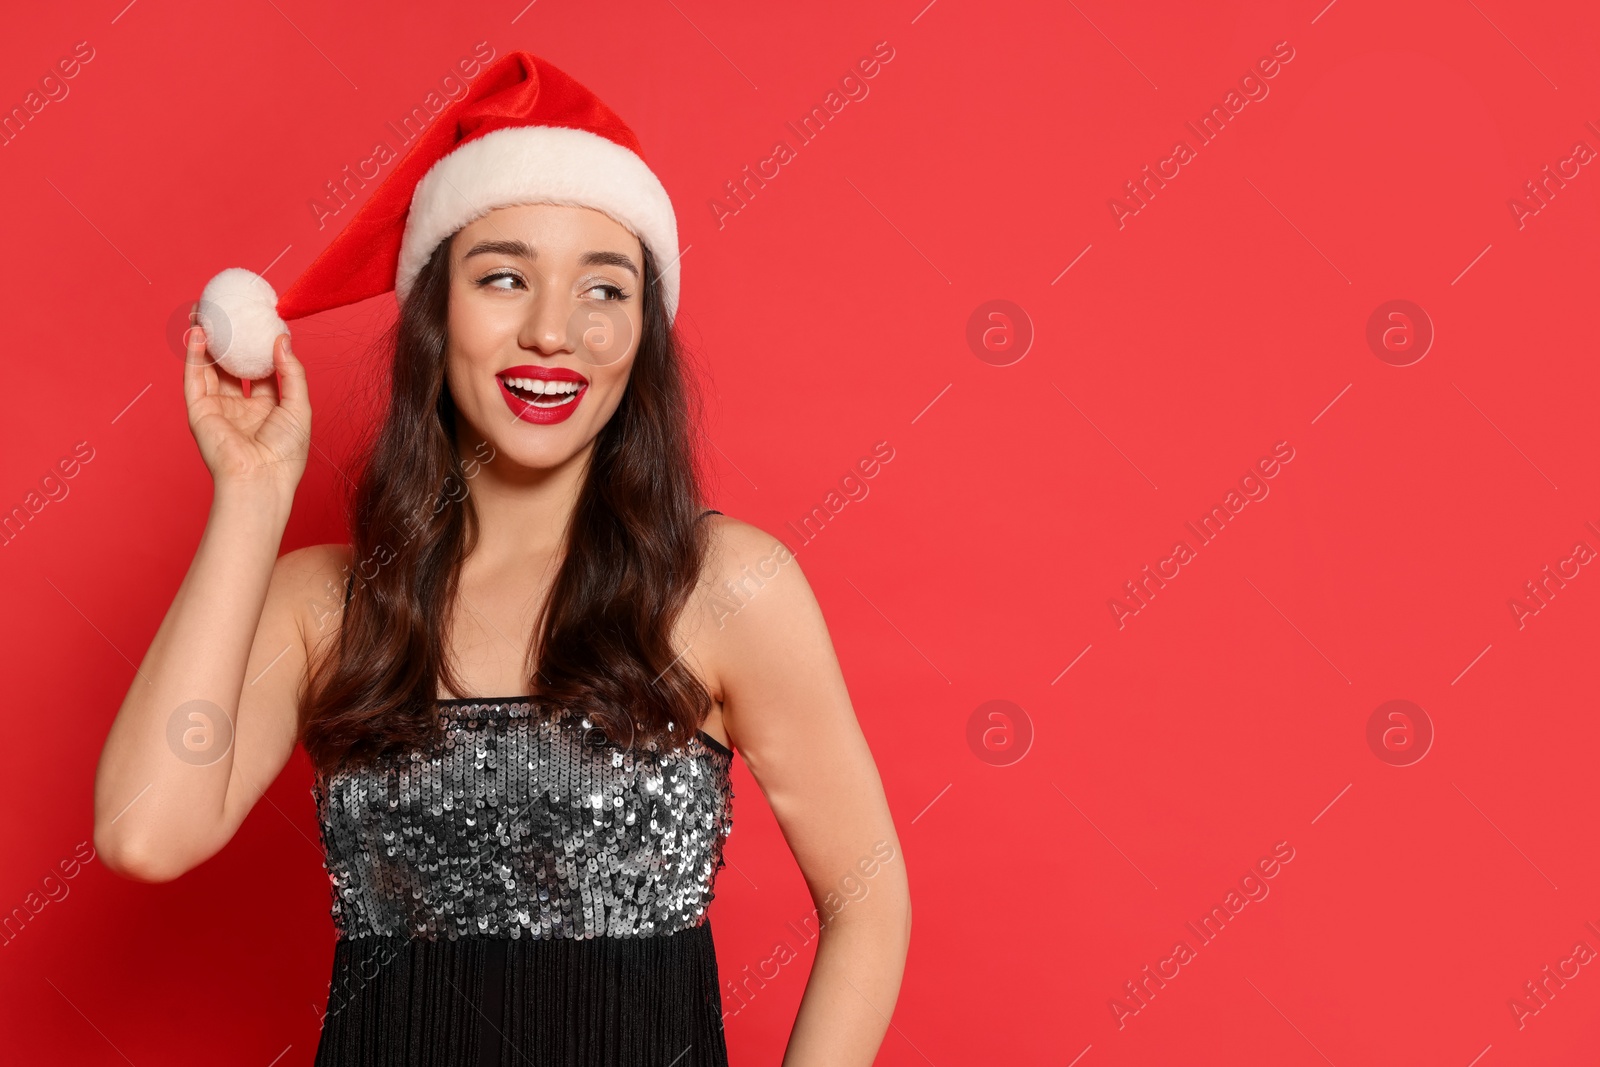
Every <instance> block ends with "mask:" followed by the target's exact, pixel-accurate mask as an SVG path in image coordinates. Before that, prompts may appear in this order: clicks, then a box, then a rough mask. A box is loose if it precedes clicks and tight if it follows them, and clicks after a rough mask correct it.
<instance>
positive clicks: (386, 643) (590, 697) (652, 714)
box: [300, 235, 711, 773]
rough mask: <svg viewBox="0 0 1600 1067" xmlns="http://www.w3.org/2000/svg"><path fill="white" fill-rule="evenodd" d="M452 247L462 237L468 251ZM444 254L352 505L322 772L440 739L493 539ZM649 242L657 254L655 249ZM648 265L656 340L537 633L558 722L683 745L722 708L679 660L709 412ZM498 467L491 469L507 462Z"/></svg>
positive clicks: (418, 295)
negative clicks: (483, 532) (487, 535)
mask: <svg viewBox="0 0 1600 1067" xmlns="http://www.w3.org/2000/svg"><path fill="white" fill-rule="evenodd" d="M452 236H453V235H452ZM451 240H452V238H449V237H447V238H445V239H444V240H443V241H441V242H440V243H439V245H438V247H436V248H435V249H434V251H433V254H432V256H431V257H430V258H429V260H428V263H427V265H426V267H424V269H423V270H422V273H421V274H420V275H419V276H418V278H417V281H416V284H415V287H414V289H413V290H412V292H411V294H410V296H409V297H408V299H407V300H406V301H405V302H404V304H403V305H402V307H401V311H400V315H399V317H398V319H397V320H396V321H395V323H394V325H393V326H392V327H391V328H390V330H389V331H388V332H387V333H386V334H385V335H384V337H383V338H382V340H381V341H380V342H379V345H380V352H381V351H385V350H392V356H393V358H392V362H391V369H390V380H389V382H388V383H387V384H388V394H389V395H388V410H387V413H386V414H385V416H384V418H383V420H382V422H381V423H380V424H379V425H378V426H377V428H376V431H375V432H373V433H371V434H370V436H369V437H368V439H367V441H366V442H365V443H364V444H363V445H362V446H361V447H360V449H359V457H358V465H359V469H360V474H359V476H358V477H357V479H356V480H355V483H354V488H353V489H352V491H351V494H350V497H349V500H348V501H347V506H348V520H349V525H350V531H351V535H350V539H351V544H352V548H353V549H354V553H353V564H354V567H353V573H351V574H350V575H349V577H348V579H347V589H348V601H347V603H346V606H345V609H344V612H343V618H342V619H341V620H340V625H339V627H338V629H337V631H336V635H335V637H334V639H333V642H332V644H331V646H330V647H329V648H328V650H327V655H326V656H324V657H323V658H322V659H321V660H320V661H318V662H316V663H315V664H314V666H313V668H312V670H311V673H310V675H309V676H308V679H307V683H306V687H305V691H304V694H303V696H302V699H301V706H300V722H301V741H302V743H303V745H304V746H305V749H306V753H307V754H308V755H309V756H310V758H311V761H312V765H313V766H314V767H315V768H316V769H317V770H318V771H319V773H320V772H327V771H331V770H333V769H335V768H337V767H342V766H350V765H354V764H360V763H363V762H368V761H370V760H372V759H375V758H377V757H378V756H380V755H383V754H386V753H390V752H393V751H395V750H401V749H408V748H414V747H419V746H427V745H429V744H431V743H433V742H434V741H436V740H437V739H438V738H439V736H440V728H441V724H440V721H439V717H438V715H437V711H436V708H435V701H436V699H437V694H438V687H439V682H440V681H441V680H443V681H444V683H445V685H446V688H447V690H448V691H449V692H452V693H456V694H459V695H461V696H463V697H467V696H504V695H511V694H488V693H484V694H469V693H462V687H461V686H460V684H459V679H458V677H457V675H456V673H455V670H454V668H453V665H452V664H451V663H450V661H449V655H448V652H447V635H446V633H445V626H446V623H447V621H448V620H449V619H451V618H452V616H453V608H454V605H455V599H456V593H457V583H458V580H459V576H460V571H461V565H462V562H463V561H464V560H465V559H466V557H467V555H468V554H469V553H470V552H471V551H472V550H473V547H474V546H475V544H476V543H477V538H478V530H479V527H478V517H477V513H476V511H475V509H474V506H473V501H472V494H471V492H470V491H469V489H470V484H469V478H470V476H471V474H472V473H475V471H476V464H477V460H476V459H475V458H473V457H467V458H466V459H465V460H464V459H463V457H462V456H460V455H459V454H458V451H457V447H456V435H455V428H456V408H455V403H454V401H453V400H452V398H451V396H450V390H449V386H448V384H447V383H446V381H445V361H446V341H447V323H448V317H447V316H448V311H449V296H450V243H451ZM641 244H642V242H641ZM657 269H658V268H657V264H656V261H655V259H654V257H653V256H652V255H651V252H650V250H649V249H648V248H645V249H644V276H643V281H642V285H641V292H642V293H643V297H644V306H643V327H642V331H641V335H640V339H639V347H638V350H637V352H636V354H635V357H634V365H633V369H632V371H631V373H630V376H629V380H628V384H627V387H626V389H625V391H624V393H623V397H622V400H621V402H620V403H619V405H618V407H617V409H616V411H615V412H613V414H612V416H611V418H610V420H609V421H608V422H607V423H606V425H605V426H604V427H603V428H602V429H601V431H600V433H599V435H598V436H597V438H596V440H595V442H594V448H593V452H592V455H591V458H590V463H589V468H588V471H587V472H586V474H585V477H584V481H583V485H582V488H581V490H580V492H579V496H578V500H577V504H576V507H575V509H574V511H573V514H572V517H571V520H570V522H569V525H568V527H567V531H566V537H565V540H564V548H563V555H562V557H561V561H560V569H559V571H558V572H557V575H556V578H555V581H554V584H553V586H552V588H551V591H550V594H549V597H548V599H547V600H546V602H545V604H544V607H543V609H542V610H541V612H540V615H539V618H538V619H537V620H536V622H535V625H534V636H533V640H532V644H531V647H530V650H529V654H528V659H527V663H526V667H527V678H528V691H529V693H531V694H532V699H534V700H535V701H537V702H539V703H540V704H541V706H542V709H545V710H547V711H548V712H549V713H551V714H552V715H553V717H556V718H565V717H567V716H573V715H581V716H583V717H585V718H587V719H588V720H589V722H590V724H591V725H590V727H589V729H590V730H591V731H593V730H599V731H601V733H602V734H603V737H598V736H594V735H592V734H591V739H592V740H593V741H595V742H603V741H605V740H610V741H614V742H617V743H619V744H627V745H633V744H639V745H642V746H645V747H650V746H656V747H667V748H674V747H678V746H681V745H682V744H683V743H684V742H685V741H686V740H687V739H688V738H689V737H690V736H692V735H693V734H694V733H695V731H696V730H697V729H698V727H699V725H700V723H701V722H703V721H704V718H705V715H706V714H707V713H708V712H709V711H710V707H711V697H710V694H709V693H707V692H706V690H705V687H704V686H703V685H702V684H701V683H700V682H699V681H698V679H697V678H696V677H695V676H694V674H693V673H692V672H691V671H690V670H689V668H688V667H687V666H686V665H685V664H684V663H683V662H682V661H681V653H680V651H679V650H677V649H675V648H673V646H672V638H671V633H672V627H673V623H674V621H675V620H676V618H677V617H678V615H679V613H680V612H681V611H682V609H683V607H684V605H685V604H686V603H687V601H688V597H689V594H690V593H691V592H692V590H693V588H694V585H695V583H696V582H697V580H698V578H699V574H700V565H701V561H702V560H703V558H704V555H705V552H706V547H707V537H708V534H707V527H706V524H704V523H701V522H699V521H698V519H699V518H700V516H701V511H702V505H701V501H702V486H703V485H704V482H705V473H704V470H703V468H702V466H701V462H702V457H703V455H704V453H703V450H701V449H700V448H698V447H697V446H698V443H699V442H698V441H697V440H696V439H695V437H694V435H696V434H698V433H699V428H700V421H699V419H698V417H697V416H698V413H699V411H698V409H699V405H700V400H701V398H700V396H699V394H698V392H697V391H696V390H695V389H693V388H691V382H690V380H689V378H688V377H687V375H686V374H685V368H684V359H683V352H682V349H681V346H680V343H679V341H678V339H677V336H676V334H675V333H674V331H673V329H672V327H671V326H670V324H669V323H668V321H667V318H666V311H665V308H664V306H663V304H662V300H661V294H660V290H659V287H658V285H657V279H658V277H659V275H658V274H657ZM491 458H492V457H491Z"/></svg>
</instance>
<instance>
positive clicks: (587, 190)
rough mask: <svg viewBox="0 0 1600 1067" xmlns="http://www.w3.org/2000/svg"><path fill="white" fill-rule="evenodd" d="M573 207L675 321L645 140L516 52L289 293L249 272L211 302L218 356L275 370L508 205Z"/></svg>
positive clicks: (205, 298) (416, 148)
mask: <svg viewBox="0 0 1600 1067" xmlns="http://www.w3.org/2000/svg"><path fill="white" fill-rule="evenodd" d="M518 204H572V205H577V206H581V207H589V208H594V209H596V210H598V211H602V212H604V213H605V214H607V215H609V216H611V218H613V219H615V220H616V221H617V222H619V223H620V224H622V225H623V226H625V227H627V229H628V230H629V231H630V232H632V233H633V234H634V236H636V237H638V238H639V241H640V242H641V243H642V244H644V245H645V246H647V247H648V248H649V249H650V252H651V254H652V255H653V256H654V257H655V259H656V262H657V264H658V265H659V266H658V269H659V271H660V275H661V277H660V285H661V296H662V299H663V301H664V303H665V307H666V313H667V320H668V321H669V322H670V321H672V319H673V317H674V315H675V314H676V312H677V307H678V224H677V220H676V217H675V216H674V214H673V210H672V201H671V200H670V199H669V198H668V197H667V191H666V189H665V188H663V187H662V184H661V182H660V180H659V179H657V177H656V176H655V173H654V172H653V171H651V169H650V167H649V166H648V165H646V163H645V161H644V155H643V153H642V152H641V151H640V149H639V141H638V138H637V137H635V136H634V133H633V131H632V130H630V129H629V128H628V127H627V125H626V124H625V123H624V122H623V121H622V119H621V118H619V117H618V116H617V114H616V112H614V111H612V110H611V109H610V108H609V107H607V106H606V105H605V104H604V103H602V102H601V100H600V98H599V97H597V96H595V95H594V94H593V93H592V92H590V91H589V90H588V89H586V88H584V87H583V86H582V85H580V84H579V83H578V82H577V81H575V80H574V79H573V78H572V77H571V76H570V75H568V74H566V73H565V72H563V71H561V70H558V69H557V68H555V67H553V66H551V65H550V64H549V63H547V62H545V61H544V60H542V59H540V58H538V57H537V56H533V55H530V54H528V53H527V52H509V53H507V54H506V55H504V56H502V57H500V59H498V60H496V61H495V62H494V63H493V65H491V66H490V67H488V68H487V69H485V70H484V71H483V73H482V74H480V75H479V77H478V78H477V80H475V81H474V82H473V83H472V85H471V86H470V87H469V88H468V90H467V92H466V93H465V94H464V95H463V96H462V97H461V98H460V99H459V100H456V101H454V102H452V103H451V104H450V105H449V106H448V107H446V108H445V109H444V110H443V111H441V112H440V113H439V115H438V117H437V118H435V120H434V121H433V123H432V124H431V125H430V126H429V127H428V128H427V129H426V130H424V131H423V133H422V134H421V135H420V136H419V138H418V139H417V141H416V143H414V144H413V145H412V146H411V148H410V149H409V150H408V151H407V152H406V154H405V155H404V156H403V157H401V159H400V160H399V161H398V162H397V163H396V164H395V167H394V170H392V171H390V173H389V176H388V177H387V178H385V179H384V181H383V183H382V184H381V185H379V186H378V188H377V189H376V190H374V191H373V194H372V196H371V197H370V198H369V199H368V200H367V202H366V203H364V204H362V205H361V208H360V209H359V210H358V211H356V213H355V214H354V215H353V216H352V217H351V218H350V221H349V223H348V224H347V225H346V226H345V227H344V229H343V230H341V231H340V232H339V233H338V234H337V235H335V237H334V238H333V241H332V242H331V243H330V244H329V245H328V246H327V247H326V248H324V249H323V250H322V253H321V255H319V256H317V258H316V259H315V260H314V261H313V262H312V264H311V266H309V267H307V268H306V270H305V272H304V273H303V274H301V275H300V277H299V278H297V279H295V281H294V282H293V283H292V284H291V285H290V286H289V288H288V290H287V291H286V292H285V293H284V294H283V296H281V297H280V296H278V295H277V294H276V293H275V292H273V289H272V286H271V285H270V284H268V283H267V280H266V279H265V278H262V277H261V276H260V275H258V274H254V273H252V272H250V271H248V270H245V269H243V268H241V267H231V268H229V269H227V270H224V271H222V272H221V273H220V274H218V275H217V276H216V277H214V278H212V279H211V281H210V282H209V283H207V285H206V287H205V290H204V292H203V293H201V296H200V309H199V319H200V324H201V325H202V326H203V327H204V328H205V331H206V347H207V348H208V349H209V351H210V352H211V355H212V358H214V359H215V360H216V361H217V363H218V364H219V365H220V366H221V367H222V368H223V369H224V370H226V371H228V372H229V373H231V374H233V375H235V376H237V377H239V378H265V377H267V376H268V375H270V374H271V373H272V346H273V342H274V340H275V339H276V338H277V336H278V335H279V334H280V333H287V332H288V327H287V326H286V325H285V324H284V320H286V319H297V318H300V317H301V316H304V315H312V314H315V313H316V312H319V311H326V310H328V309H329V308H335V307H342V306H344V305H345V304H353V303H355V302H357V301H359V300H365V299H367V298H368V297H373V296H378V295H379V294H381V293H386V292H389V291H390V290H391V289H392V290H394V293H395V296H396V299H397V300H398V301H400V302H401V303H404V301H405V299H406V297H407V296H408V295H409V294H410V292H411V287H412V284H413V283H414V282H415V281H416V278H417V275H418V273H420V272H421V270H422V268H423V266H424V265H425V264H426V263H427V260H428V257H429V256H430V255H431V254H432V252H433V250H434V247H435V246H436V245H438V243H439V242H440V241H441V240H443V239H444V238H446V237H448V236H450V235H451V234H452V233H454V232H456V231H457V230H459V229H460V228H461V227H463V226H465V225H467V224H468V223H470V222H472V221H473V220H475V219H478V218H481V217H482V216H484V215H486V214H488V213H489V212H490V211H493V210H494V209H496V208H501V207H511V206H514V205H518Z"/></svg>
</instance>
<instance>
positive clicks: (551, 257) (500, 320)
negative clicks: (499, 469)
mask: <svg viewBox="0 0 1600 1067" xmlns="http://www.w3.org/2000/svg"><path fill="white" fill-rule="evenodd" d="M643 274H644V256H643V250H642V248H641V247H640V244H639V239H638V238H637V237H635V236H633V234H632V233H630V232H629V231H628V230H627V229H626V228H625V227H623V226H622V225H621V224H620V223H618V222H617V221H615V220H614V219H612V218H611V217H610V216H609V215H606V214H604V213H603V212H600V211H595V210H593V209H591V208H586V207H570V206H566V205H560V204H529V205H525V206H518V207H507V208H499V209H497V210H495V211H491V212H490V213H489V214H487V215H485V216H484V217H483V218H481V219H478V220H477V221H476V222H473V223H471V224H469V225H467V226H465V227H463V228H462V229H461V230H460V231H458V232H457V233H456V234H455V236H454V238H453V239H452V241H451V245H450V314H449V342H448V347H447V350H446V363H445V382H446V384H447V385H448V386H449V389H450V395H451V397H452V398H453V399H454V400H455V406H456V412H457V415H458V419H460V420H464V422H465V423H466V425H465V426H458V431H466V430H467V429H468V428H469V427H470V429H471V430H472V431H476V433H477V435H478V436H479V437H481V438H482V439H483V440H484V441H486V442H487V443H488V444H489V445H490V446H492V447H493V449H494V453H493V454H492V455H493V457H494V458H495V459H496V460H497V461H498V459H499V458H500V457H502V456H503V457H504V458H505V459H506V460H509V461H510V462H511V463H513V464H516V465H520V466H523V467H529V468H543V469H549V468H553V467H557V466H560V465H561V464H563V463H566V462H567V461H568V460H570V459H572V458H573V457H574V456H576V455H578V454H579V453H581V452H584V451H585V450H587V449H588V447H589V445H590V444H591V443H592V442H593V441H594V439H595V437H596V436H598V435H599V433H600V430H601V428H602V427H604V426H605V424H606V420H608V419H610V418H611V415H612V413H613V412H614V411H616V410H617V404H618V403H620V402H621V400H622V394H623V391H624V390H625V389H626V388H627V385H628V375H629V372H630V371H631V370H632V369H633V357H634V353H635V352H636V351H637V350H638V347H639V336H640V332H641V329H642V327H643V321H644V298H643V295H642V293H641V287H642V283H643V280H644V279H643ZM461 443H462V444H463V445H464V446H465V447H466V449H467V450H464V451H463V452H462V458H463V459H466V458H467V457H468V455H469V450H470V449H473V448H475V447H476V442H474V441H469V440H463V441H462V442H461ZM479 458H482V459H488V458H489V454H480V457H479Z"/></svg>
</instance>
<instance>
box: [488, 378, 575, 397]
mask: <svg viewBox="0 0 1600 1067" xmlns="http://www.w3.org/2000/svg"><path fill="white" fill-rule="evenodd" d="M504 381H505V383H506V385H508V386H510V387H511V388H513V389H521V390H523V391H524V392H528V393H533V394H534V395H536V396H539V395H545V394H550V393H556V394H561V395H563V396H564V395H567V394H571V393H576V392H577V391H578V390H579V389H580V388H582V383H581V382H567V381H556V380H553V379H549V378H506V379H504Z"/></svg>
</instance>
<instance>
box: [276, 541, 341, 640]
mask: <svg viewBox="0 0 1600 1067" xmlns="http://www.w3.org/2000/svg"><path fill="white" fill-rule="evenodd" d="M352 555H353V550H352V549H351V546H349V545H339V544H329V545H306V546H305V547H303V548H297V549H294V550H293V551H292V552H285V553H284V554H283V555H281V556H279V557H278V561H277V563H276V564H274V566H273V570H272V584H273V586H274V587H276V588H277V589H278V590H280V591H281V593H282V595H283V596H285V597H287V598H291V600H290V603H291V604H292V605H293V610H294V612H295V615H296V616H297V618H298V621H299V623H300V628H301V632H302V633H303V634H306V635H307V637H308V638H309V637H310V636H312V635H314V634H317V633H326V632H327V631H328V629H329V625H330V623H331V622H336V621H337V619H338V618H339V616H340V615H341V614H342V611H343V609H344V594H345V588H344V583H345V576H346V575H348V574H349V573H350V561H351V558H352Z"/></svg>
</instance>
